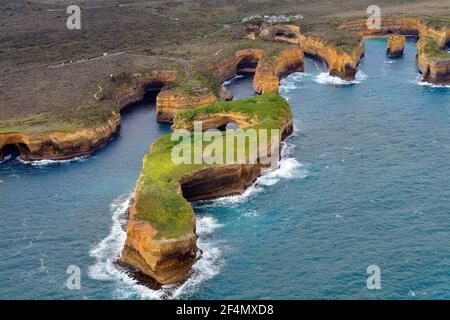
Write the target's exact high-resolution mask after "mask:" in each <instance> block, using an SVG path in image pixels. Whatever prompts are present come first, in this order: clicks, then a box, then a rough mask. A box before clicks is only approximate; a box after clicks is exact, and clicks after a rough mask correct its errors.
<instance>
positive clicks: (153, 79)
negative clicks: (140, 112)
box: [113, 71, 177, 110]
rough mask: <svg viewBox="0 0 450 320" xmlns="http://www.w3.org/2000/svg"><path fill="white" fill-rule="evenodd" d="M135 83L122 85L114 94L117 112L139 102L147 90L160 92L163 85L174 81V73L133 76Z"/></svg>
mask: <svg viewBox="0 0 450 320" xmlns="http://www.w3.org/2000/svg"><path fill="white" fill-rule="evenodd" d="M134 76H135V79H136V81H135V82H134V83H133V84H131V85H124V86H123V87H121V88H118V89H116V91H115V92H114V97H113V98H114V101H115V102H116V104H117V107H118V109H119V110H122V109H123V108H125V107H126V106H128V105H131V104H133V103H136V102H139V101H141V100H142V99H143V98H144V95H145V93H146V91H148V90H149V89H155V90H161V89H162V88H163V87H164V86H165V85H167V84H169V83H172V82H174V81H175V79H176V77H177V72H176V71H161V72H154V73H150V74H144V75H141V74H135V75H134Z"/></svg>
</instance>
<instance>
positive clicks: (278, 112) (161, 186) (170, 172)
mask: <svg viewBox="0 0 450 320" xmlns="http://www.w3.org/2000/svg"><path fill="white" fill-rule="evenodd" d="M198 120H200V121H204V123H209V125H208V126H207V128H206V129H208V128H213V127H222V126H223V125H224V124H226V123H229V122H230V121H234V120H236V122H238V123H239V124H240V125H241V128H242V130H243V132H245V131H246V130H250V129H251V130H255V131H257V132H260V131H261V130H262V129H266V130H268V131H269V132H271V129H277V130H279V137H278V138H279V139H281V140H283V139H285V138H287V137H288V136H289V135H290V134H291V133H292V131H293V124H292V113H291V110H290V107H289V105H288V103H287V101H286V100H284V99H283V98H282V97H280V96H278V95H277V94H265V95H262V96H258V97H255V98H249V99H243V100H238V101H232V102H222V103H216V104H211V105H208V106H204V107H199V108H196V109H194V110H189V111H185V112H181V113H179V114H177V116H176V118H175V122H174V126H173V128H184V129H188V130H191V129H192V126H193V122H194V121H198ZM192 134H194V133H192ZM203 134H204V133H203ZM221 134H222V135H227V134H228V133H227V131H225V132H223V131H222V132H221ZM177 144H178V142H177V141H172V139H171V135H170V134H168V135H165V136H162V137H161V138H159V139H158V140H157V141H155V143H154V144H153V145H152V148H151V151H150V152H149V153H148V154H147V155H146V156H145V158H144V165H143V170H142V173H141V175H140V178H139V180H138V183H137V187H136V190H135V198H134V200H133V203H132V205H131V208H130V212H129V221H128V227H127V240H126V243H125V247H124V249H123V252H122V262H123V263H125V264H126V265H128V266H130V267H132V268H133V269H137V270H138V271H140V272H141V273H143V274H144V275H146V276H150V277H151V278H152V279H154V280H156V281H157V282H158V283H160V284H171V283H176V282H179V281H183V280H185V279H186V278H187V277H188V276H189V272H190V270H191V267H192V265H193V264H194V263H195V261H196V259H197V258H198V256H197V251H198V250H197V246H196V241H197V235H196V233H195V214H194V211H193V209H192V207H191V205H190V204H189V202H188V201H198V200H211V199H215V198H219V197H224V196H228V195H234V194H237V193H240V192H242V191H244V189H245V188H246V187H248V186H249V185H250V184H251V183H253V182H254V181H255V180H256V178H257V177H258V176H260V175H261V169H263V168H264V167H265V166H266V165H265V164H263V163H261V162H260V161H258V162H257V163H256V164H247V163H245V164H223V165H208V164H206V163H204V162H203V163H201V164H179V165H176V164H175V163H174V162H173V161H172V159H171V154H172V149H173V148H174V147H175V146H176V145H177ZM205 146H206V144H203V148H204V147H205ZM278 147H279V146H278ZM267 148H268V150H272V149H271V146H270V143H269V144H268V146H267ZM228 152H229V151H228ZM234 152H236V150H234ZM268 152H270V151H268Z"/></svg>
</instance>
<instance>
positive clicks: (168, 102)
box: [156, 89, 218, 123]
mask: <svg viewBox="0 0 450 320" xmlns="http://www.w3.org/2000/svg"><path fill="white" fill-rule="evenodd" d="M217 100H218V98H217V96H216V95H215V94H213V93H212V92H211V91H209V90H205V92H198V93H195V94H185V93H180V92H179V91H178V90H176V89H169V90H164V91H161V93H160V94H158V96H157V98H156V112H157V113H156V118H157V120H158V121H159V122H164V123H172V121H173V118H174V116H175V114H177V113H178V112H180V111H183V110H188V109H192V108H196V107H199V106H203V105H207V104H210V103H213V102H216V101H217Z"/></svg>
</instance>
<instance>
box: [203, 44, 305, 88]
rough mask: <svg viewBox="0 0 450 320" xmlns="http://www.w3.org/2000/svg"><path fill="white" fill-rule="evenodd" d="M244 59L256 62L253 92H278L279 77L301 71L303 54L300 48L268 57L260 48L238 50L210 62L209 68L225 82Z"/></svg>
mask: <svg viewBox="0 0 450 320" xmlns="http://www.w3.org/2000/svg"><path fill="white" fill-rule="evenodd" d="M245 61H252V62H254V63H256V64H257V66H256V68H255V70H254V79H253V88H254V90H255V92H257V93H260V94H263V93H270V92H274V93H278V90H279V83H280V79H281V78H283V77H285V76H287V75H289V74H290V73H293V72H301V71H303V64H304V55H303V51H302V50H301V48H292V49H287V50H283V51H281V52H280V53H279V54H277V55H276V56H275V57H270V59H269V57H267V55H266V53H265V52H264V51H263V50H261V49H246V50H239V51H236V52H235V53H234V54H233V55H232V56H230V57H228V58H226V59H224V60H223V61H221V62H217V63H214V64H212V65H211V66H210V68H209V69H210V70H211V72H212V73H213V74H214V76H215V77H216V79H218V81H220V82H225V81H226V80H229V79H231V78H233V77H235V76H236V75H238V73H239V71H240V70H239V66H240V65H242V64H245Z"/></svg>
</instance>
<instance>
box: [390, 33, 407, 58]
mask: <svg viewBox="0 0 450 320" xmlns="http://www.w3.org/2000/svg"><path fill="white" fill-rule="evenodd" d="M405 43H406V37H405V36H404V35H401V34H392V35H389V37H388V43H387V49H386V54H387V55H388V56H390V57H392V58H394V57H399V56H401V55H403V51H404V50H405Z"/></svg>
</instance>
